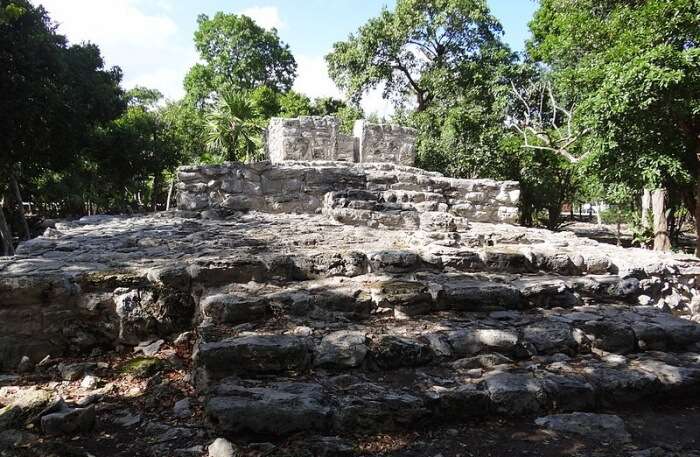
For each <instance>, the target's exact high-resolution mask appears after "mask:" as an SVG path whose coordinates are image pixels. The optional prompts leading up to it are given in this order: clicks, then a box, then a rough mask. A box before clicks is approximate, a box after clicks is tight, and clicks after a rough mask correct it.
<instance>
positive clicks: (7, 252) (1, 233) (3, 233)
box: [0, 200, 15, 256]
mask: <svg viewBox="0 0 700 457" xmlns="http://www.w3.org/2000/svg"><path fill="white" fill-rule="evenodd" d="M3 206H4V205H3V202H2V200H0V244H1V245H2V255H4V256H12V255H15V249H14V247H13V246H12V232H10V227H8V225H7V220H6V219H5V212H4V211H3V209H2V207H3Z"/></svg>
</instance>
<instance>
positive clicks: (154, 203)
mask: <svg viewBox="0 0 700 457" xmlns="http://www.w3.org/2000/svg"><path fill="white" fill-rule="evenodd" d="M160 180H161V176H160V173H156V174H155V176H153V192H151V210H153V212H154V213H155V212H157V211H158V194H160Z"/></svg>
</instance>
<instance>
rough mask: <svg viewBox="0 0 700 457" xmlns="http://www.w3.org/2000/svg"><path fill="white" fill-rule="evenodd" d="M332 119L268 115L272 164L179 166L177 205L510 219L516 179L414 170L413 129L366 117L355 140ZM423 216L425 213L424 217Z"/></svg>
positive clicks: (350, 217)
mask: <svg viewBox="0 0 700 457" xmlns="http://www.w3.org/2000/svg"><path fill="white" fill-rule="evenodd" d="M339 126H340V124H339V121H338V120H337V119H336V118H334V117H331V116H327V117H310V116H307V117H300V118H296V119H282V118H273V119H272V120H271V121H270V126H269V128H268V129H267V134H266V139H267V146H266V151H267V153H268V157H269V161H266V162H259V163H253V164H241V163H226V164H223V165H217V166H190V167H182V168H180V172H179V174H178V177H179V179H180V182H179V184H178V191H179V192H178V208H179V209H180V210H184V211H207V213H208V214H213V213H219V214H229V213H231V212H234V211H250V210H255V211H265V212H274V213H315V212H318V211H321V212H323V213H324V214H326V215H328V216H330V217H331V218H333V219H335V220H337V221H341V222H344V223H349V224H363V225H367V226H370V227H405V228H417V227H418V225H419V223H420V218H421V217H423V219H426V220H427V218H430V217H431V215H430V214H427V215H425V214H424V213H445V214H438V215H435V216H436V217H443V218H444V217H447V218H451V219H454V220H455V221H456V223H458V224H461V225H462V226H465V224H466V221H467V220H469V221H475V222H493V223H509V224H514V223H516V222H517V218H518V208H517V206H518V200H519V198H520V189H519V186H518V183H517V182H515V181H494V180H489V179H455V178H447V177H444V176H443V175H441V174H440V173H431V172H427V171H424V170H421V169H418V168H414V167H412V165H413V164H414V162H415V132H414V131H413V130H412V129H409V128H405V127H400V126H394V125H382V124H370V123H367V122H365V121H357V122H356V123H355V129H354V133H355V137H354V139H353V138H352V137H350V136H348V135H343V134H342V133H339ZM421 215H422V216H421Z"/></svg>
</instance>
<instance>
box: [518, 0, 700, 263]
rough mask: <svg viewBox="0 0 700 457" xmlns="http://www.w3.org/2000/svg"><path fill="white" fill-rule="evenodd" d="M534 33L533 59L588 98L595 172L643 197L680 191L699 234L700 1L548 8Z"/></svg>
mask: <svg viewBox="0 0 700 457" xmlns="http://www.w3.org/2000/svg"><path fill="white" fill-rule="evenodd" d="M530 28H531V30H532V32H533V39H532V42H531V43H530V44H529V46H528V51H529V53H530V55H531V56H532V57H533V58H535V59H537V60H540V61H542V62H544V63H546V64H547V65H548V66H549V67H550V68H552V70H553V76H554V81H555V84H556V86H557V90H558V91H560V92H562V93H565V94H567V96H568V97H569V98H571V99H573V98H577V99H578V100H580V102H579V109H578V112H579V113H580V114H581V115H580V116H578V119H577V121H578V122H579V123H580V124H581V125H583V126H585V128H590V129H591V132H592V135H589V136H588V141H587V142H586V145H585V147H586V148H589V149H590V150H592V151H593V153H592V157H591V171H593V172H595V173H596V174H597V175H598V176H599V177H600V179H601V181H602V182H603V183H604V184H607V185H619V184H624V185H626V186H628V187H629V188H630V189H636V190H637V191H638V192H639V193H641V189H644V188H669V189H671V190H674V189H675V190H677V191H678V192H677V193H678V194H680V195H683V196H684V198H683V201H684V203H685V205H686V206H687V207H688V209H689V210H690V211H691V212H693V211H694V212H695V214H696V218H695V219H696V224H697V230H698V233H700V160H699V157H700V116H699V114H700V48H699V47H698V45H699V44H700V14H698V2H697V0H640V1H634V2H630V1H624V0H605V1H603V0H577V1H566V2H562V1H557V0H542V1H541V4H540V8H539V10H538V11H537V13H536V14H535V18H534V19H533V21H532V22H531V24H530ZM693 185H694V186H695V191H694V192H693V191H692V189H693ZM696 254H698V255H700V237H699V241H698V246H697V250H696Z"/></svg>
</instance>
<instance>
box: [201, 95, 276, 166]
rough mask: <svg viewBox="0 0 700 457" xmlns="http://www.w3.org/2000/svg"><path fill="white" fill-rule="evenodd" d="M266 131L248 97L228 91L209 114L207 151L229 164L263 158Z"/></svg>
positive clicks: (220, 97)
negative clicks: (264, 131) (227, 161)
mask: <svg viewBox="0 0 700 457" xmlns="http://www.w3.org/2000/svg"><path fill="white" fill-rule="evenodd" d="M263 128H264V127H263V124H262V123H261V122H260V119H259V118H258V117H257V113H256V111H255V108H254V106H253V104H252V103H251V102H250V99H249V98H248V94H246V93H243V92H239V91H236V90H234V89H226V90H224V91H222V93H221V94H220V95H219V97H218V101H217V104H216V105H215V106H214V108H212V109H211V110H210V111H209V113H208V114H207V124H206V143H207V148H208V150H209V151H210V152H212V153H214V154H217V155H219V156H220V157H222V158H224V159H225V160H229V161H244V162H250V161H253V160H257V159H260V158H261V155H262V131H263Z"/></svg>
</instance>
